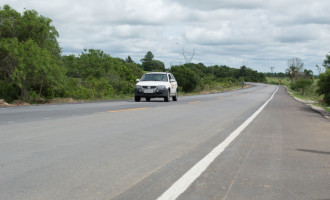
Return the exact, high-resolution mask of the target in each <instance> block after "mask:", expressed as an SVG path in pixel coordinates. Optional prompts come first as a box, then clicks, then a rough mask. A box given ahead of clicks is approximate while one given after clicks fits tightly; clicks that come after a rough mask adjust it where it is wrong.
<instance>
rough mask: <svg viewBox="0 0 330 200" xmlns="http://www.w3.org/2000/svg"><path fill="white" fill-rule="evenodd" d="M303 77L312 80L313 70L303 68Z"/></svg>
mask: <svg viewBox="0 0 330 200" xmlns="http://www.w3.org/2000/svg"><path fill="white" fill-rule="evenodd" d="M304 78H307V79H312V80H313V71H312V70H308V69H305V70H304Z"/></svg>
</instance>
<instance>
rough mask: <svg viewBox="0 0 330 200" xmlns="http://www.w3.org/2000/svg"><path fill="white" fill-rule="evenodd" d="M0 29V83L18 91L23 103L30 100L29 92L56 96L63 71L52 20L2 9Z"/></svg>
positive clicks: (34, 14)
mask: <svg viewBox="0 0 330 200" xmlns="http://www.w3.org/2000/svg"><path fill="white" fill-rule="evenodd" d="M0 25H1V31H0V74H1V75H0V80H2V81H5V82H6V83H7V84H8V85H14V87H17V88H19V90H20V95H21V98H22V99H23V100H24V101H28V100H29V99H30V92H33V94H38V95H39V96H40V95H56V94H57V93H58V92H59V90H60V89H59V88H60V87H59V85H60V82H61V80H62V78H63V77H64V74H65V69H64V68H63V66H62V61H61V59H60V53H61V52H60V48H59V45H58V42H57V37H58V32H57V31H56V29H55V27H54V26H52V25H51V20H50V19H49V18H46V17H43V16H39V15H38V13H37V12H36V11H34V10H26V11H25V12H24V13H23V15H21V14H20V13H18V12H17V11H15V10H13V9H11V8H10V6H8V5H5V6H4V7H3V8H2V9H0ZM0 89H1V88H0Z"/></svg>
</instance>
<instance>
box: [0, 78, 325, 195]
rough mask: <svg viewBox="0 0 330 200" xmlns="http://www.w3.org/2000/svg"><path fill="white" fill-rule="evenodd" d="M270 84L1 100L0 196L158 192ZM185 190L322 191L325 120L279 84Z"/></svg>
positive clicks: (230, 128) (220, 138) (237, 122)
mask: <svg viewBox="0 0 330 200" xmlns="http://www.w3.org/2000/svg"><path fill="white" fill-rule="evenodd" d="M276 89H277V87H276V86H268V85H262V84H258V85H254V87H251V88H247V89H243V90H237V91H232V92H226V93H219V94H212V95H203V96H191V97H179V101H178V102H173V101H171V102H163V101H162V99H153V100H152V102H145V101H142V102H134V101H133V100H131V101H117V102H100V103H85V104H62V105H61V104H60V105H42V106H26V107H15V108H14V107H10V108H1V109H0V199H1V200H7V199H8V200H18V199H25V200H29V199H31V200H32V199H33V200H38V199H43V200H44V199H47V200H51V199H54V200H55V199H56V200H60V199H63V200H66V199H95V200H100V199H104V200H106V199H157V198H159V197H161V196H162V195H163V194H164V193H166V191H169V188H171V187H172V186H173V185H175V184H174V183H175V182H177V181H178V182H180V180H182V177H183V175H184V174H187V172H188V171H189V170H191V169H192V168H193V167H194V166H196V163H199V162H200V161H201V160H202V159H203V158H205V157H206V156H207V155H209V153H210V152H212V151H213V150H214V148H215V147H217V146H218V145H219V144H222V143H223V142H225V141H227V140H228V136H229V137H231V135H232V133H233V132H235V130H236V129H237V128H238V127H240V126H241V125H242V124H243V123H244V122H245V121H246V120H247V119H249V118H250V117H251V116H252V115H253V114H254V113H255V112H256V111H257V110H258V109H259V108H260V107H261V106H262V105H264V103H265V102H266V101H267V100H269V99H270V98H271V96H272V94H274V92H275V91H276ZM183 184H184V183H183ZM184 188H185V189H184V190H182V191H181V192H178V194H176V195H177V196H178V197H177V199H180V200H181V199H320V200H321V199H322V200H325V199H330V122H329V120H326V119H324V118H322V117H321V116H320V115H319V114H318V113H315V112H314V111H313V110H311V109H310V108H309V107H307V106H305V105H303V104H301V103H299V102H297V101H295V100H294V99H293V98H292V97H290V96H288V95H287V93H286V91H285V89H284V88H282V87H280V88H279V89H278V90H277V92H276V93H275V94H274V97H273V98H272V99H271V100H270V101H269V103H268V104H267V105H266V106H265V108H264V109H263V110H262V111H261V112H260V114H259V115H257V116H256V117H255V118H254V119H253V120H252V121H251V123H250V124H248V125H247V127H246V128H245V129H244V130H242V131H241V132H240V134H239V135H238V136H237V137H236V138H235V139H234V140H233V141H231V142H230V143H229V144H228V146H227V147H226V148H225V149H224V150H223V151H222V152H221V153H220V154H219V155H217V156H215V159H214V160H213V161H212V162H211V163H210V164H209V165H208V166H207V167H206V168H205V170H203V171H202V172H201V173H200V175H198V176H196V179H193V181H192V183H191V184H188V185H186V186H185V187H184Z"/></svg>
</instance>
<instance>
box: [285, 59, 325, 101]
mask: <svg viewBox="0 0 330 200" xmlns="http://www.w3.org/2000/svg"><path fill="white" fill-rule="evenodd" d="M287 66H288V68H287V69H286V71H285V72H286V74H287V76H288V77H289V78H290V81H291V84H290V87H291V89H293V90H295V91H301V94H302V95H305V92H306V90H308V89H309V90H312V91H311V92H312V93H314V92H316V93H317V94H318V95H323V102H324V104H327V105H330V55H329V54H327V55H326V58H325V59H324V61H323V67H324V68H325V72H324V73H320V75H319V77H318V80H317V82H316V87H312V85H313V83H314V75H313V71H312V70H308V69H304V63H303V62H302V60H301V59H300V58H297V57H293V58H291V59H289V60H288V63H287ZM316 68H317V69H318V70H319V72H321V71H322V68H321V67H320V66H318V65H316ZM314 90H315V91H314Z"/></svg>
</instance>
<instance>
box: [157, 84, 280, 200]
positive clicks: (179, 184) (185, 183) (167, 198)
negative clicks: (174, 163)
mask: <svg viewBox="0 0 330 200" xmlns="http://www.w3.org/2000/svg"><path fill="white" fill-rule="evenodd" d="M277 90H278V87H277V88H276V90H275V92H274V93H273V94H272V96H271V97H270V98H269V99H268V100H267V101H266V102H265V103H264V104H263V105H262V106H261V107H260V108H259V109H258V110H257V111H256V112H255V113H254V114H253V115H251V116H250V117H249V118H248V119H247V120H246V121H245V122H244V123H243V124H241V125H240V126H239V127H238V128H237V129H236V130H235V131H233V132H232V133H231V134H230V135H229V136H228V137H227V138H226V139H225V140H224V141H223V142H222V143H220V144H219V145H218V146H216V147H215V148H214V149H213V150H212V151H211V152H210V153H209V154H207V155H206V156H205V157H204V158H203V159H202V160H200V161H199V162H198V163H197V164H195V165H194V166H193V167H192V168H191V169H190V170H189V171H188V172H186V173H185V174H184V175H183V176H182V177H181V178H180V179H179V180H177V181H176V182H175V183H174V184H173V185H172V186H171V187H170V188H168V189H167V190H166V191H165V192H164V193H163V194H162V195H161V196H160V197H158V199H157V200H174V199H176V198H177V197H179V196H180V194H182V193H183V192H184V191H186V189H187V188H188V187H189V186H190V185H191V184H192V183H193V182H194V181H195V180H196V179H197V178H198V177H199V176H200V175H201V174H202V173H203V172H204V171H205V170H206V168H207V167H208V166H209V165H210V164H211V163H212V162H213V161H214V160H215V159H216V158H217V157H218V156H219V155H220V154H221V153H222V152H223V151H224V150H225V148H227V147H228V146H229V144H230V143H231V142H232V141H234V140H235V138H236V137H237V136H239V134H240V133H241V132H242V131H243V130H244V129H245V128H246V127H247V126H248V125H249V124H250V123H251V122H252V121H253V120H254V119H255V118H256V117H257V116H258V115H259V113H260V112H261V111H262V110H263V109H264V108H265V107H266V105H267V104H268V103H269V102H270V101H271V100H272V99H273V97H274V95H275V93H276V92H277Z"/></svg>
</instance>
